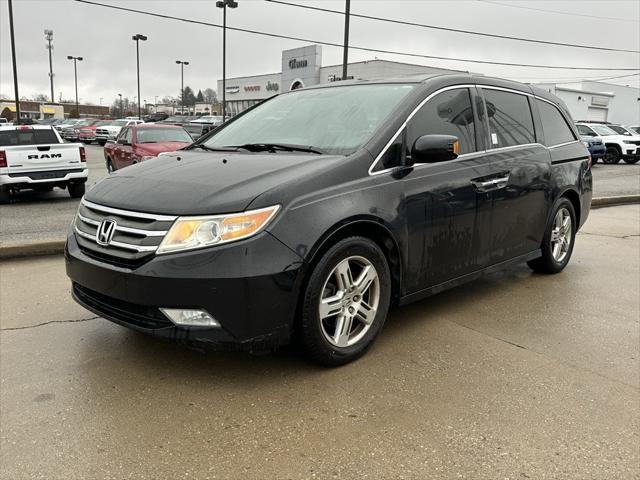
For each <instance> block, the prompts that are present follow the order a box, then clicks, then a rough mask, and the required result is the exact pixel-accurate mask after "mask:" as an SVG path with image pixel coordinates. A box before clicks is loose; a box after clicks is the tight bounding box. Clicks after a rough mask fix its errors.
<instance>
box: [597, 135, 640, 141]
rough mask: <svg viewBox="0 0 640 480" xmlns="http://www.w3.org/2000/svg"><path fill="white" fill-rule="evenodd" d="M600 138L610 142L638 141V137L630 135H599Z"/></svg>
mask: <svg viewBox="0 0 640 480" xmlns="http://www.w3.org/2000/svg"><path fill="white" fill-rule="evenodd" d="M600 137H601V138H602V139H604V140H609V141H612V142H624V141H625V140H633V141H640V136H631V135H600Z"/></svg>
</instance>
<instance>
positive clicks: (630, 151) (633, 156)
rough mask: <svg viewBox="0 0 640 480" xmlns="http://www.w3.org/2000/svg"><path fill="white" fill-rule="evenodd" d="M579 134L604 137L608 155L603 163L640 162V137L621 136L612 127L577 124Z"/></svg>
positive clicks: (599, 124)
mask: <svg viewBox="0 0 640 480" xmlns="http://www.w3.org/2000/svg"><path fill="white" fill-rule="evenodd" d="M576 127H578V133H579V134H580V135H583V136H586V137H602V140H603V141H604V144H605V146H606V147H607V153H606V154H605V156H604V158H603V159H602V161H603V162H604V163H610V164H612V163H618V162H619V161H620V160H624V161H625V162H626V163H636V162H637V161H638V160H640V135H636V136H632V135H620V134H619V133H617V132H616V131H615V130H613V129H612V128H611V127H609V126H607V125H605V124H602V123H587V122H579V123H576Z"/></svg>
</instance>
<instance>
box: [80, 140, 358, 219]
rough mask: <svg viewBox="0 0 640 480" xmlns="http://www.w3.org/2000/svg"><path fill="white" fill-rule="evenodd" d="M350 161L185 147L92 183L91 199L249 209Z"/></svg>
mask: <svg viewBox="0 0 640 480" xmlns="http://www.w3.org/2000/svg"><path fill="white" fill-rule="evenodd" d="M344 161H345V157H343V156H333V155H315V154H306V153H300V154H298V153H280V152H278V153H244V152H242V153H239V152H229V153H227V152H196V151H182V152H176V153H172V154H169V155H162V156H160V157H158V158H154V159H150V160H148V161H146V162H143V163H139V164H136V165H133V166H131V167H127V168H125V169H123V170H119V171H117V172H115V173H114V174H112V175H109V176H108V177H106V178H104V179H103V180H102V181H100V182H98V183H97V184H96V185H95V186H94V187H93V188H91V189H90V190H89V191H88V192H87V194H86V198H87V200H89V201H91V202H95V203H98V204H101V205H106V206H110V207H115V208H122V209H125V210H133V211H139V212H148V213H160V214H167V215H207V214H217V213H231V212H241V211H244V210H245V209H246V208H247V207H248V205H249V204H250V203H251V201H252V200H254V199H255V198H256V197H257V196H259V195H260V194H262V193H264V192H266V191H268V190H271V189H274V188H286V186H287V184H290V183H294V182H296V180H297V179H299V178H301V177H304V178H309V176H314V175H316V174H319V173H321V172H322V171H324V170H326V169H330V168H332V167H334V166H336V165H339V164H340V163H341V162H344Z"/></svg>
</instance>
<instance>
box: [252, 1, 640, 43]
mask: <svg viewBox="0 0 640 480" xmlns="http://www.w3.org/2000/svg"><path fill="white" fill-rule="evenodd" d="M265 1H266V2H269V3H276V4H280V5H287V6H289V7H297V8H304V9H307V10H316V11H319V12H326V13H337V14H339V15H344V12H341V11H340V10H332V9H330V8H322V7H313V6H311V5H301V4H299V3H291V2H284V1H282V0H265ZM350 15H351V16H352V17H359V18H366V19H368V20H377V21H380V22H386V23H394V24H398V25H410V26H412V27H421V28H430V29H433V30H443V31H445V32H454V33H463V34H465V35H478V36H481V37H491V38H499V39H502V40H516V41H519V42H529V43H540V44H545V45H555V46H560V47H573V48H586V49H591V50H606V51H609V52H626V53H640V50H627V49H622V48H608V47H598V46H594V45H580V44H576V43H562V42H551V41H547V40H537V39H533V38H522V37H511V36H508V35H498V34H495V33H486V32H475V31H472V30H460V29H458V28H449V27H440V26H436V25H428V24H425V23H416V22H408V21H405V20H397V19H391V18H383V17H374V16H372V15H363V14H358V13H350Z"/></svg>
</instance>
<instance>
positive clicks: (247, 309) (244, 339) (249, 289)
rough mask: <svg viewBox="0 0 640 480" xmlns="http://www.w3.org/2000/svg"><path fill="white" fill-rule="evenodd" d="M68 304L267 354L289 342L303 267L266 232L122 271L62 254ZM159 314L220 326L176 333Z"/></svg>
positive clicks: (72, 242)
mask: <svg viewBox="0 0 640 480" xmlns="http://www.w3.org/2000/svg"><path fill="white" fill-rule="evenodd" d="M65 262H66V270H67V275H68V276H69V277H70V279H71V281H72V284H73V289H72V291H73V297H74V299H75V300H76V301H77V302H78V303H80V304H81V305H82V306H84V307H85V308H87V309H88V310H91V311H92V312H94V313H96V314H97V315H99V316H101V317H103V318H106V319H107V320H111V321H113V322H115V323H118V324H120V325H123V326H126V327H129V328H133V329H135V330H139V331H142V332H145V333H149V334H152V335H157V336H161V337H166V338H169V339H172V340H176V341H179V342H180V343H185V344H189V345H194V346H210V347H213V348H217V349H234V350H238V349H242V350H249V351H264V350H270V349H273V348H275V347H277V346H279V345H282V344H285V343H287V342H288V341H289V337H290V334H291V330H292V325H293V321H294V316H295V309H296V304H297V290H298V283H299V282H298V278H299V276H300V275H299V273H300V271H301V268H302V266H303V262H302V260H301V258H300V257H299V256H298V255H297V254H296V253H295V252H294V251H292V250H291V249H289V248H288V247H286V246H285V245H284V244H282V243H281V242H280V241H278V240H277V239H276V238H275V237H273V236H272V235H270V234H269V233H267V232H262V233H261V234H259V235H257V236H256V237H254V238H251V239H248V240H244V241H240V242H236V243H233V244H229V245H222V246H218V247H214V248H207V249H201V250H193V251H188V252H182V253H175V254H169V255H156V256H154V257H152V258H151V259H150V260H149V261H147V262H146V263H144V264H143V265H141V266H140V267H138V268H135V269H128V268H122V267H118V266H115V265H111V264H109V263H105V262H103V261H100V260H97V259H94V258H92V257H90V256H88V255H86V254H85V253H84V252H83V251H82V250H81V248H80V247H79V245H78V243H77V241H76V238H75V235H74V234H70V235H69V237H68V238H67V244H66V247H65ZM160 308H178V309H180V308H182V309H201V310H205V311H206V312H208V313H209V314H210V315H211V316H213V318H215V319H216V320H217V321H218V322H219V323H220V325H221V327H185V326H177V325H175V324H174V323H172V322H171V321H170V320H169V319H168V318H167V317H165V316H164V314H162V312H161V311H160Z"/></svg>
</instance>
